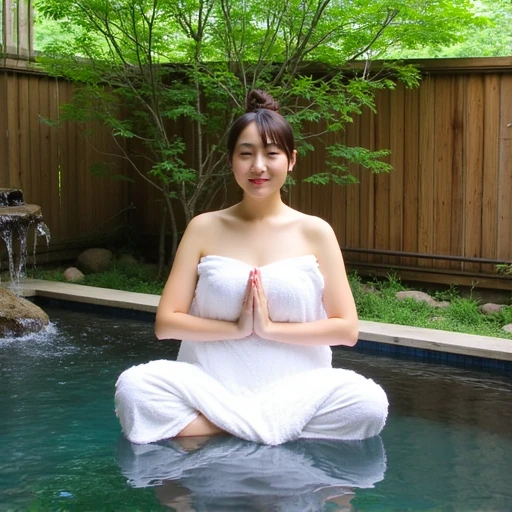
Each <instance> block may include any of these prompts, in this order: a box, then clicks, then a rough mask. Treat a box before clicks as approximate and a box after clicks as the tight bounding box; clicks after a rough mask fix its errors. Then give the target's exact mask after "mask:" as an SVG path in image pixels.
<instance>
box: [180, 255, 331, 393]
mask: <svg viewBox="0 0 512 512" xmlns="http://www.w3.org/2000/svg"><path fill="white" fill-rule="evenodd" d="M251 269H252V267H251V266H249V265H247V264H246V263H244V262H241V261H239V260H235V259H232V258H226V257H222V256H206V257H204V258H202V259H201V262H200V263H199V266H198V274H199V279H198V282H197V288H196V293H195V297H194V301H193V303H192V307H191V310H190V313H191V314H192V315H195V316H200V317H203V318H213V319H216V320H227V321H236V320H238V318H239V316H240V310H241V307H242V301H243V297H244V293H245V290H246V287H247V280H248V277H249V272H250V271H251ZM260 271H261V277H262V281H263V288H264V290H265V293H266V296H267V301H268V308H269V312H270V319H271V320H272V321H274V322H312V321H314V320H320V319H322V318H325V317H326V315H325V311H324V308H323V305H322V293H323V286H324V281H323V276H322V274H321V273H320V271H319V269H318V263H317V261H316V258H315V257H314V256H313V255H306V256H301V257H298V258H290V259H286V260H280V261H277V262H275V263H271V264H270V265H265V266H263V267H260ZM331 359H332V353H331V349H330V347H328V346H303V345H292V344H289V343H277V342H275V341H268V340H264V339H262V338H260V337H259V336H256V335H253V336H249V337H247V338H244V339H242V340H231V341H217V342H213V343H197V342H194V341H184V342H182V343H181V348H180V352H179V355H178V361H184V362H187V363H192V364H196V365H199V366H200V367H201V368H203V369H204V370H205V371H206V372H207V373H208V374H209V375H211V376H212V377H214V378H215V379H217V380H218V381H219V382H221V383H222V384H224V385H225V386H227V387H229V388H231V389H235V388H237V389H238V390H239V391H240V392H241V393H243V392H244V391H246V390H247V391H249V392H251V393H252V392H257V391H259V390H262V389H263V388H265V387H266V386H268V385H269V384H271V383H272V382H275V381H276V380H280V379H282V378H283V377H287V376H290V375H294V374H296V373H299V372H305V371H308V370H314V369H316V368H330V367H331Z"/></svg>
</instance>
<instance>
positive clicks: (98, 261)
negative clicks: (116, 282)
mask: <svg viewBox="0 0 512 512" xmlns="http://www.w3.org/2000/svg"><path fill="white" fill-rule="evenodd" d="M112 258H113V257H112V251H109V250H108V249H99V248H95V249H87V250H85V251H84V252H82V253H81V254H80V255H79V256H78V259H77V260H76V267H77V268H78V269H79V270H81V271H82V272H83V273H84V274H96V273H98V272H105V271H106V270H108V269H109V268H110V266H111V265H112Z"/></svg>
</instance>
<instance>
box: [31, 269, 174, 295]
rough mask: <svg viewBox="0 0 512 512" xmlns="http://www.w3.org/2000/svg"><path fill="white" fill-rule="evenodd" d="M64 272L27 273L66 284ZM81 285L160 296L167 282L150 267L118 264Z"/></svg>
mask: <svg viewBox="0 0 512 512" xmlns="http://www.w3.org/2000/svg"><path fill="white" fill-rule="evenodd" d="M64 270H65V267H59V268H55V269H50V270H44V269H35V270H30V271H27V276H28V277H30V278H33V279H45V280H47V281H61V282H65V279H64ZM79 284H83V285H85V286H96V287H98V288H109V289H112V290H123V291H126V292H136V293H149V294H153V295H160V294H161V293H162V290H163V288H164V285H165V281H163V280H162V279H157V278H156V277H155V271H154V269H153V267H151V266H149V265H143V264H137V265H134V264H126V263H122V262H116V263H115V264H114V265H113V266H112V268H111V269H110V270H108V271H106V272H100V273H98V274H88V275H86V276H85V277H84V280H83V281H81V282H80V283H79Z"/></svg>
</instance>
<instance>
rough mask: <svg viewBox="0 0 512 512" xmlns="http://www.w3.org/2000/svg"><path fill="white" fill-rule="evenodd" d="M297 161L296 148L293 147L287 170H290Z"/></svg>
mask: <svg viewBox="0 0 512 512" xmlns="http://www.w3.org/2000/svg"><path fill="white" fill-rule="evenodd" d="M296 163H297V150H296V149H294V150H293V153H292V157H291V158H290V161H289V162H288V172H292V171H293V168H294V167H295V164H296Z"/></svg>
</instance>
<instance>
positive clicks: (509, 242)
mask: <svg viewBox="0 0 512 512" xmlns="http://www.w3.org/2000/svg"><path fill="white" fill-rule="evenodd" d="M418 64H419V65H420V66H421V68H422V69H423V74H424V78H423V80H422V82H421V86H420V87H419V88H416V89H406V88H405V87H404V86H403V85H398V86H397V88H396V90H394V91H382V92H381V93H379V95H378V97H377V114H373V113H372V112H370V111H366V112H364V114H363V115H362V116H361V117H359V118H357V119H355V121H354V123H353V124H351V125H349V126H347V128H346V133H345V134H344V136H343V137H342V139H344V141H345V142H346V143H347V144H348V145H351V146H354V145H356V146H363V147H366V148H371V149H385V148H389V149H390V150H391V156H390V157H389V162H390V163H391V165H392V166H393V171H392V172H391V173H389V174H386V175H371V174H370V173H368V172H367V171H366V170H362V169H359V168H354V169H353V171H354V173H355V175H356V176H357V177H358V179H359V180H360V184H359V185H350V186H347V187H343V188H340V187H337V186H332V187H318V186H313V185H306V184H302V185H300V186H299V187H297V188H296V189H294V191H293V201H292V203H293V205H294V206H296V207H297V208H299V209H300V210H302V211H307V212H310V213H313V214H316V215H320V216H322V217H323V218H325V219H327V220H329V221H330V222H331V223H332V224H333V226H334V227H335V230H336V232H337V234H338V237H339V240H340V243H341V245H342V246H343V247H344V248H345V259H346V260H347V261H348V262H349V263H351V264H353V266H354V267H356V268H359V269H360V270H366V271H370V270H371V269H372V268H373V272H375V273H379V274H382V273H385V272H388V271H389V269H390V268H395V269H399V270H400V273H401V275H402V276H404V277H406V278H408V279H416V278H419V279H421V280H433V281H438V282H439V281H441V282H446V283H451V282H453V283H455V282H458V283H464V284H471V283H473V284H480V285H487V286H492V287H498V288H501V287H504V288H506V289H512V287H511V282H510V280H507V279H503V278H499V277H498V278H496V279H495V278H492V277H490V276H492V275H494V276H496V263H497V262H504V261H508V262H511V261H512V59H510V58H506V59H457V60H455V59H454V60H438V61H423V62H421V61H420V62H418ZM324 162H325V153H324V152H323V151H322V147H321V146H319V147H318V148H317V150H316V151H315V152H314V153H312V154H311V156H310V157H308V158H306V159H305V161H304V162H303V163H302V164H299V165H298V166H297V175H298V178H299V179H300V178H303V177H306V176H307V175H308V173H309V172H311V171H312V170H315V171H318V170H321V169H322V168H323V166H324ZM360 250H362V251H360ZM400 253H401V254H400ZM425 256H429V257H425ZM432 256H434V257H435V258H433V257H432ZM486 260H489V261H486ZM419 275H421V277H419Z"/></svg>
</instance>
